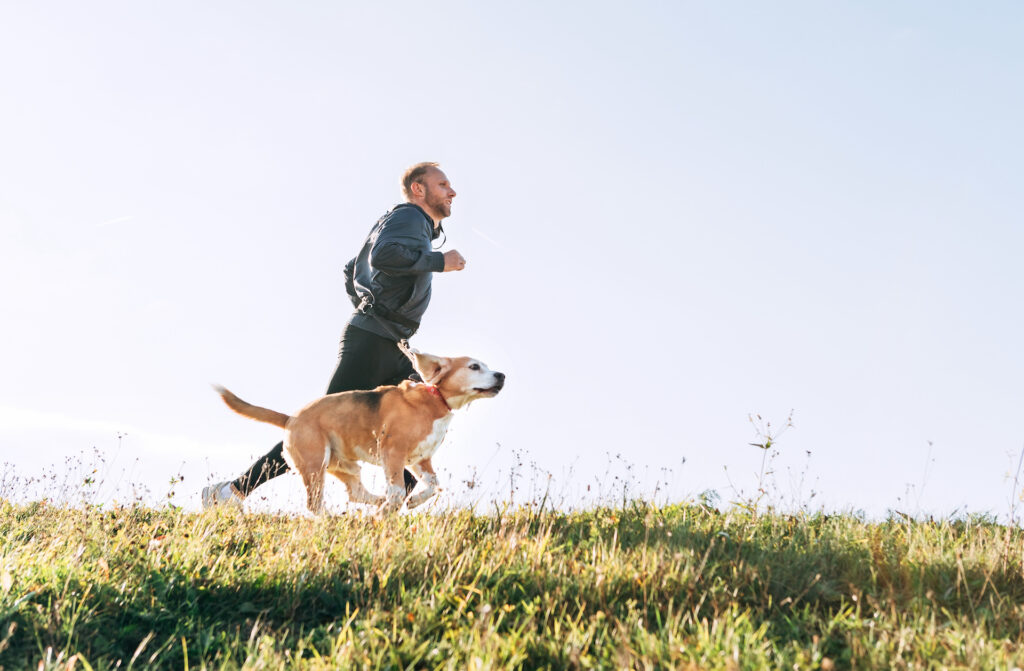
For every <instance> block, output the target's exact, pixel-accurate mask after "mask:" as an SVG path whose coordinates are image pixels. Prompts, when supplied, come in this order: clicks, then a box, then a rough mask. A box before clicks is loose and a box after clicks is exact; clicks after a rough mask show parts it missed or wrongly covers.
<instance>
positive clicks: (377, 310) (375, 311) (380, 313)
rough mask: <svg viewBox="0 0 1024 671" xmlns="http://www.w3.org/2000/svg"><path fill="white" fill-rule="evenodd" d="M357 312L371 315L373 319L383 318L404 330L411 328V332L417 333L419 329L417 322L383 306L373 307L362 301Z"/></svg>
mask: <svg viewBox="0 0 1024 671" xmlns="http://www.w3.org/2000/svg"><path fill="white" fill-rule="evenodd" d="M359 311H360V312H362V313H363V314H368V315H373V316H375V317H383V318H384V319H387V320H388V321H390V322H394V323H396V324H401V325H402V326H405V327H406V328H411V329H412V330H413V331H417V330H419V328H420V323H419V322H417V321H413V320H411V319H409V318H408V317H405V316H403V315H400V314H398V313H397V312H395V311H394V310H390V309H388V308H386V307H384V306H383V305H373V304H372V303H367V302H366V301H365V300H364V301H363V303H362V304H361V305H360V306H359Z"/></svg>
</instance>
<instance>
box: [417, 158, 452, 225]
mask: <svg viewBox="0 0 1024 671" xmlns="http://www.w3.org/2000/svg"><path fill="white" fill-rule="evenodd" d="M421 183H422V184H423V188H424V189H425V194H424V196H423V201H424V205H425V207H424V208H423V209H425V210H426V211H427V213H428V214H430V215H431V216H433V217H434V219H435V220H441V219H444V218H445V217H450V216H452V199H453V198H455V189H453V188H452V185H451V184H450V183H449V182H448V176H447V175H445V174H444V172H442V171H441V170H440V169H438V168H431V169H430V170H428V171H427V172H426V174H425V175H423V181H422V182H421Z"/></svg>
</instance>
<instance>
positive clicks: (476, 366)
mask: <svg viewBox="0 0 1024 671" xmlns="http://www.w3.org/2000/svg"><path fill="white" fill-rule="evenodd" d="M469 369H470V370H480V364H478V363H471V364H469Z"/></svg>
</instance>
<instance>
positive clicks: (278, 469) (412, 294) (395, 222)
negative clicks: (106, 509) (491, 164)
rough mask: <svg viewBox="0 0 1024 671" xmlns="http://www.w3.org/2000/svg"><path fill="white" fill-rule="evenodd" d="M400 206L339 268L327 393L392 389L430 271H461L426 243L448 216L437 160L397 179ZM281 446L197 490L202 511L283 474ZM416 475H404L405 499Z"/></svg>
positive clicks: (450, 256) (448, 199)
mask: <svg viewBox="0 0 1024 671" xmlns="http://www.w3.org/2000/svg"><path fill="white" fill-rule="evenodd" d="M402 194H403V195H404V196H405V201H406V202H404V203H402V204H400V205H396V206H395V207H394V208H393V209H391V210H390V211H389V212H387V213H386V214H385V215H384V216H383V217H381V218H380V219H379V220H378V221H377V223H376V224H374V226H373V228H372V229H371V230H370V234H369V236H367V238H366V242H365V243H364V244H363V247H362V249H361V250H360V251H359V255H358V256H356V257H355V258H354V259H352V260H351V261H349V262H348V264H347V265H346V266H345V291H346V292H347V293H348V296H349V299H350V300H351V301H352V304H353V305H354V306H355V308H356V311H355V313H354V314H353V315H352V317H351V318H350V319H349V321H348V323H347V324H346V325H345V330H344V331H343V332H342V334H341V345H340V348H339V352H338V367H337V369H336V370H335V371H334V375H333V376H332V378H331V382H330V384H329V385H328V387H327V393H328V394H334V393H337V392H341V391H352V390H354V389H374V388H376V387H378V386H380V385H382V384H398V383H399V382H401V381H402V380H404V379H406V378H408V377H410V376H413V375H415V372H414V371H413V368H412V363H411V362H410V361H409V359H408V358H407V357H406V356H405V355H404V354H403V353H402V352H401V350H399V349H398V341H400V340H405V339H408V338H410V337H412V335H413V334H414V333H416V331H417V329H418V328H419V325H420V319H421V318H422V317H423V313H424V312H426V310H427V305H428V304H429V303H430V284H431V278H432V275H433V273H437V272H450V271H453V270H462V269H463V268H465V267H466V260H465V259H464V258H463V257H462V255H461V254H459V253H458V252H457V251H455V250H451V251H448V252H444V253H443V254H442V253H441V252H435V251H434V250H433V247H432V245H431V243H432V241H433V240H435V239H436V238H437V237H438V236H439V235H441V233H443V232H444V230H443V229H442V228H441V220H442V219H444V218H446V217H448V216H450V215H451V213H452V199H454V198H455V190H454V189H452V186H451V183H450V182H449V181H448V177H447V176H446V175H445V174H444V172H442V171H441V169H440V168H439V167H438V164H437V163H429V162H427V163H417V164H416V165H414V166H412V167H411V168H409V169H408V170H406V171H405V174H404V175H402ZM283 453H284V444H283V443H278V444H277V445H275V446H274V447H273V449H271V450H270V452H268V453H267V454H265V455H264V456H262V457H260V458H259V459H257V460H256V462H255V463H254V464H253V465H252V466H250V467H249V470H247V471H246V472H245V473H243V474H242V475H241V476H239V477H238V478H236V479H234V480H231V481H229V482H219V483H217V484H214V485H210V486H208V487H204V488H203V493H202V500H203V508H210V507H212V506H216V505H219V504H230V505H236V506H240V505H241V504H242V501H243V500H245V497H246V496H248V495H249V494H250V493H251V492H252V490H254V489H256V488H257V487H259V486H260V485H261V484H263V483H264V482H267V481H268V480H271V479H273V478H276V477H277V476H279V475H281V474H283V473H285V472H286V471H287V470H288V465H287V464H286V463H285V460H284V456H283ZM415 486H416V478H414V477H413V475H412V474H411V473H410V472H409V471H408V470H406V471H405V488H406V493H407V494H408V493H409V492H411V491H412V490H413V488H414V487H415Z"/></svg>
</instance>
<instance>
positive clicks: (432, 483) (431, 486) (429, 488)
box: [407, 459, 441, 508]
mask: <svg viewBox="0 0 1024 671" xmlns="http://www.w3.org/2000/svg"><path fill="white" fill-rule="evenodd" d="M413 470H415V471H416V475H417V476H418V477H419V479H420V482H422V483H423V484H424V485H426V489H424V490H423V491H422V492H417V493H416V494H413V495H412V496H410V497H409V501H408V502H407V503H408V505H409V508H415V507H416V506H419V505H422V504H424V503H426V502H427V500H429V499H430V497H432V496H433V495H434V494H436V493H437V492H439V491H441V488H440V487H439V486H438V483H437V474H436V473H434V465H433V464H431V463H430V459H424V460H423V461H421V462H420V463H418V464H416V465H415V466H413Z"/></svg>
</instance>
